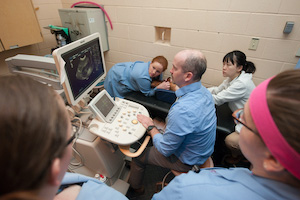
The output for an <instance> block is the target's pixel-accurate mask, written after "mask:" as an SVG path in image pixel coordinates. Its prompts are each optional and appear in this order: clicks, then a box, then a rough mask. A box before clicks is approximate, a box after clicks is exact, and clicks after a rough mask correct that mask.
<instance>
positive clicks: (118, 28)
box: [61, 0, 300, 86]
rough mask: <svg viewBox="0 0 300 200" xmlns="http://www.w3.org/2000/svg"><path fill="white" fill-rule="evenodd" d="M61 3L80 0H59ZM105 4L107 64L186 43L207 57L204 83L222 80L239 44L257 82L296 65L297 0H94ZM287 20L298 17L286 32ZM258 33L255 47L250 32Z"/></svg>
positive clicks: (299, 39)
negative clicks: (163, 39)
mask: <svg viewBox="0 0 300 200" xmlns="http://www.w3.org/2000/svg"><path fill="white" fill-rule="evenodd" d="M61 2H62V4H63V7H66V8H67V7H70V5H71V4H72V3H75V2H77V1H72V0H61ZM94 2H95V3H98V4H102V5H104V8H105V10H106V11H107V12H108V14H109V16H110V18H111V20H112V22H113V26H114V29H113V30H111V29H110V26H109V25H108V26H107V27H108V37H109V45H110V50H109V52H107V53H106V54H105V59H106V63H107V67H108V68H110V67H112V66H113V65H114V64H115V63H118V62H125V61H135V60H142V61H149V60H151V58H153V57H154V56H156V55H160V54H162V55H164V56H165V57H166V58H167V59H168V60H169V67H168V71H167V72H166V73H165V76H169V75H170V74H169V70H170V69H171V67H172V59H173V57H174V55H175V54H176V53H177V52H178V51H180V50H182V49H187V48H193V49H199V50H201V51H203V52H204V54H205V55H206V57H207V60H208V70H207V72H206V73H205V75H204V77H203V80H202V82H203V84H204V85H205V86H212V85H218V84H220V83H221V82H222V81H223V80H224V78H223V76H222V72H221V70H222V59H223V56H224V55H225V54H226V53H227V52H229V51H232V50H235V49H238V50H241V51H243V52H244V53H245V54H246V55H247V59H248V60H249V61H252V62H254V63H255V65H256V67H257V72H256V73H255V74H254V78H253V79H254V82H255V84H259V83H260V82H262V81H263V80H265V79H266V78H269V77H271V76H273V75H275V74H277V73H279V72H281V71H284V70H287V69H293V68H294V66H295V65H296V63H297V61H298V59H299V57H296V56H295V54H296V52H297V51H298V49H299V48H300V1H299V0H263V1H262V0H252V1H246V0H242V1H241V0H143V1H141V0H127V1H124V0H114V1H111V0H101V1H100V0H95V1H94ZM286 21H294V22H295V25H294V28H293V30H292V32H291V33H290V34H284V33H283V28H284V26H285V23H286ZM155 27H167V28H171V40H170V44H163V43H157V42H156V41H155ZM253 37H254V38H259V44H258V48H257V50H256V51H254V50H249V49H248V47H249V45H250V41H251V38H253Z"/></svg>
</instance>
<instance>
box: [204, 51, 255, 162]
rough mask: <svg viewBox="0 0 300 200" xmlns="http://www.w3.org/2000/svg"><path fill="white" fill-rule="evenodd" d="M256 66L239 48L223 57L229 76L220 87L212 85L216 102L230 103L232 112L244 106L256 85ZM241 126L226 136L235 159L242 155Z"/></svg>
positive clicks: (217, 103)
mask: <svg viewBox="0 0 300 200" xmlns="http://www.w3.org/2000/svg"><path fill="white" fill-rule="evenodd" d="M255 70H256V68H255V65H254V63H252V62H250V61H247V58H246V55H245V54H244V53H243V52H241V51H238V50H235V51H232V52H229V53H227V54H226V55H225V56H224V58H223V76H224V77H227V78H226V79H225V80H224V81H223V83H222V84H221V85H219V86H218V87H211V88H208V90H209V91H210V92H211V94H212V96H213V98H214V101H215V104H216V105H222V104H224V103H228V106H229V108H230V109H231V111H232V112H234V111H235V110H237V109H240V108H243V107H244V104H245V103H246V101H247V100H248V98H249V96H250V94H251V92H252V90H253V89H254V88H255V85H254V83H253V81H252V74H253V73H254V72H255ZM239 131H240V127H239V126H236V127H235V132H233V133H231V134H230V135H228V136H227V137H226V138H225V143H226V146H227V147H228V148H229V149H230V150H231V152H232V157H233V160H234V159H235V158H237V157H238V156H239V155H240V150H239V149H240V148H239V145H238V141H239Z"/></svg>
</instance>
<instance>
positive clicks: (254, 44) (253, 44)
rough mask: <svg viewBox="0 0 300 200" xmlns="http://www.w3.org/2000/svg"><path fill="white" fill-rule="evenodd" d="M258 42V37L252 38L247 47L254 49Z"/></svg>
mask: <svg viewBox="0 0 300 200" xmlns="http://www.w3.org/2000/svg"><path fill="white" fill-rule="evenodd" d="M258 42H259V38H252V39H251V42H250V45H249V49H250V50H256V49H257V46H258Z"/></svg>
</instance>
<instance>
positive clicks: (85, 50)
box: [62, 39, 104, 100]
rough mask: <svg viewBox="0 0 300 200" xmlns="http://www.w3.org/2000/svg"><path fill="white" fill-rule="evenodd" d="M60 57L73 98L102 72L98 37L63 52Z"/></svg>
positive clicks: (82, 91) (83, 90)
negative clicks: (63, 62)
mask: <svg viewBox="0 0 300 200" xmlns="http://www.w3.org/2000/svg"><path fill="white" fill-rule="evenodd" d="M62 58H63V59H64V61H65V62H66V65H65V69H66V74H67V77H68V80H69V83H70V87H71V90H72V93H73V97H74V99H75V100H76V99H77V98H78V97H79V96H80V95H81V94H82V93H84V92H85V90H86V89H87V88H89V87H90V86H91V85H92V84H93V83H94V82H95V81H97V80H98V79H99V78H100V77H101V76H102V75H103V74H104V66H103V63H102V57H101V49H100V44H99V39H95V40H92V41H90V42H87V43H86V44H84V45H81V46H80V47H78V48H75V49H72V50H70V51H69V52H66V53H64V54H63V55H62Z"/></svg>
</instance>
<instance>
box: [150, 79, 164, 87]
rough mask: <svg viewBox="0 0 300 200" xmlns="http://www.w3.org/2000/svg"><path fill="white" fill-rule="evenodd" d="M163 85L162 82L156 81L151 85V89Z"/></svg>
mask: <svg viewBox="0 0 300 200" xmlns="http://www.w3.org/2000/svg"><path fill="white" fill-rule="evenodd" d="M161 83H162V81H158V80H154V81H152V83H151V87H152V88H155V87H156V86H158V85H159V84H161Z"/></svg>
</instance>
